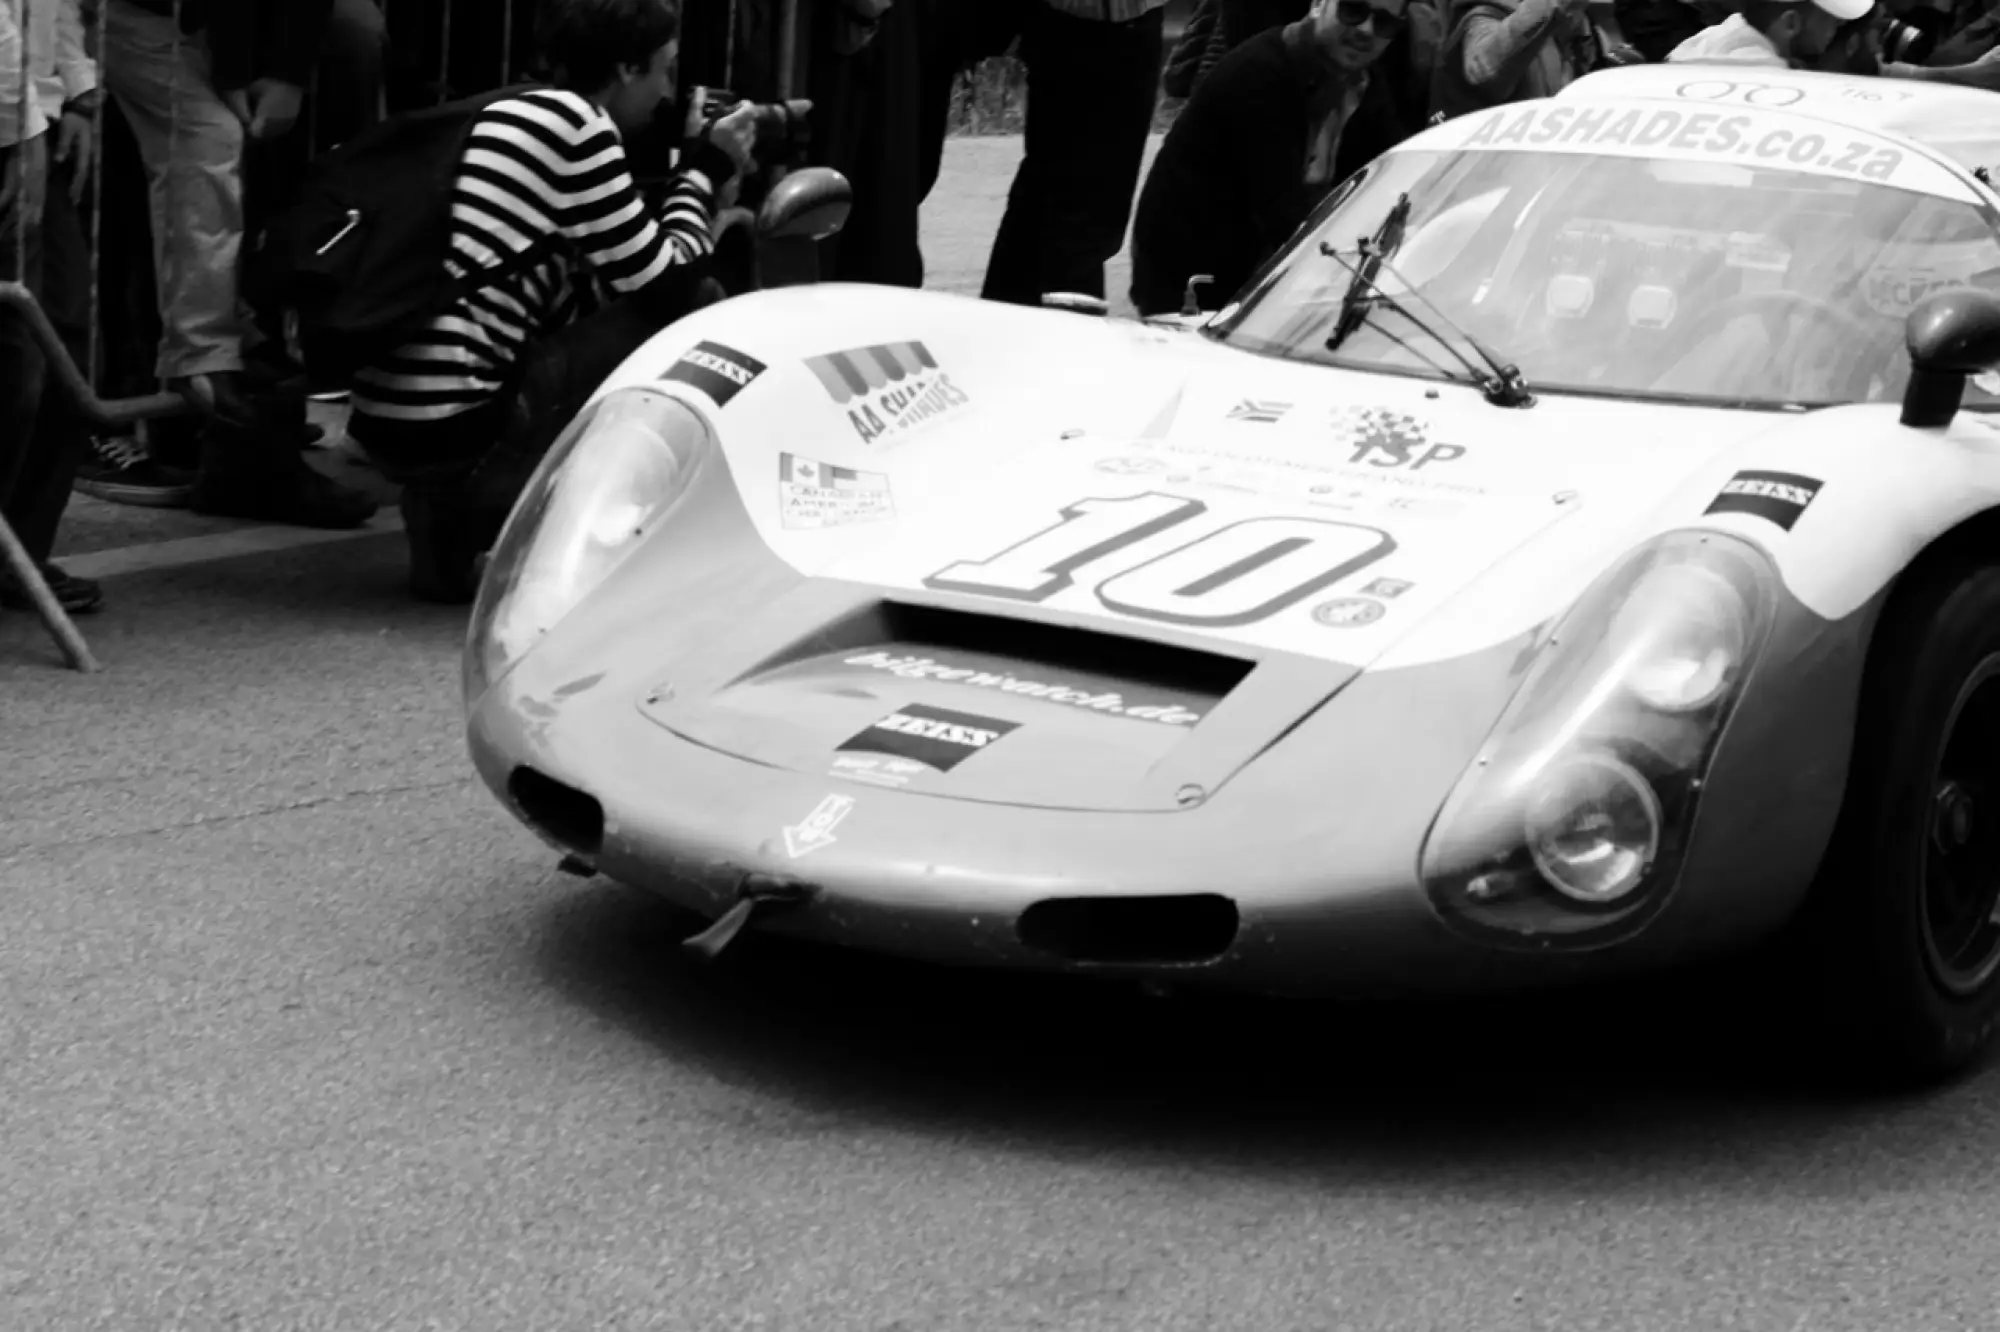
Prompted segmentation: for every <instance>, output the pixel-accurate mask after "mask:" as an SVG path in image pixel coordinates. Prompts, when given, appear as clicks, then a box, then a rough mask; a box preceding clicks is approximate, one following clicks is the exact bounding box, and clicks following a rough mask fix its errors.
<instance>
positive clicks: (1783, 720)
mask: <svg viewBox="0 0 2000 1332" xmlns="http://www.w3.org/2000/svg"><path fill="white" fill-rule="evenodd" d="M1995 125H1996V118H1995V117H1994V116H1992V115H1991V114H1990V104H1989V97H1988V95H1987V94H1985V93H1979V92H1971V91H1964V90H1957V89H1951V88H1943V87H1936V86H1932V85H1927V84H1914V83H1911V84H1899V83H1895V82H1892V81H1888V80H1868V79H1860V78H1850V77H1845V76H1833V75H1810V74H1794V73H1787V72H1784V71H1770V70H1765V69H1757V70H1755V71H1749V72H1746V71H1742V70H1724V69H1711V68H1698V67H1689V66H1643V67H1637V68H1631V69H1623V70H1617V71H1608V72H1605V73H1602V74H1598V75H1593V76H1591V77H1589V78H1586V79H1584V80H1581V81H1580V82H1578V83H1577V84H1575V85H1573V86H1572V87H1570V88H1569V89H1567V90H1565V91H1564V92H1563V93H1562V94H1561V95H1560V96H1557V97H1554V98H1550V99H1547V100H1541V101H1533V102H1524V103H1519V104H1514V105H1508V106H1504V107H1500V108H1497V109H1494V110H1490V111H1484V112H1479V113H1475V114H1469V115H1466V116H1463V117H1460V118H1458V119H1456V120H1452V121H1450V122H1447V123H1444V124H1441V125H1438V126H1435V127H1433V128H1430V129H1428V130H1426V131H1425V132H1424V133H1422V134H1419V135H1418V136H1416V137H1414V138H1412V139H1410V140H1409V141H1407V142H1406V143H1404V144H1402V145H1401V146H1400V147H1398V148H1397V149H1395V150H1394V151H1392V152H1390V153H1388V154H1386V155H1385V156H1383V157H1382V158H1380V159H1378V160H1377V161H1376V162H1374V163H1373V164H1372V165H1370V166H1369V167H1367V168H1366V169H1364V170H1363V171H1361V172H1360V173H1358V174H1357V175H1356V176H1355V177H1354V178H1352V179H1351V180H1349V181H1347V182H1345V183H1344V184H1343V185H1342V186H1341V187H1340V188H1339V189H1337V190H1336V191H1335V192H1334V194H1333V195H1332V196H1331V197H1330V198H1329V199H1328V200H1327V201H1326V202H1325V204H1324V205H1323V206H1322V207H1321V208H1320V209H1319V210H1318V211H1317V212H1316V213H1315V214H1314V216H1313V217H1312V218H1311V219H1310V220H1309V221H1308V222H1307V224H1306V225H1305V226H1304V227H1303V228H1302V229H1301V230H1300V232H1299V233H1298V234H1297V235H1296V236H1295V237H1294V238H1293V240H1292V242H1291V243H1290V244H1289V245H1288V246H1287V247H1286V248H1285V250H1284V252H1283V253H1281V254H1280V255H1278V256H1277V257H1276V258H1274V259H1273V260H1272V261H1271V262H1270V263H1269V264H1268V265H1267V266H1266V267H1265V268H1264V270H1263V271H1261V272H1260V273H1259V274H1258V275H1257V276H1256V277H1255V278H1253V280H1252V281H1251V282H1250V283H1249V284H1248V286H1247V287H1246V288H1245V289H1244V290H1243V291H1241V292H1239V293H1234V298H1233V299H1231V300H1229V302H1228V303H1227V304H1226V305H1225V306H1223V308H1221V309H1220V310H1218V311H1215V312H1213V313H1212V314H1203V313H1189V314H1185V315H1182V316H1178V317H1170V318H1165V319H1156V320H1151V321H1136V320H1126V319H1112V318H1108V317H1097V316H1098V315H1101V313H1102V306H1101V304H1100V305H1097V306H1095V307H1093V305H1092V303H1091V302H1090V301H1088V300H1077V299H1073V298H1069V297H1059V298H1058V299H1056V300H1055V301H1053V302H1052V303H1054V304H1061V305H1064V306H1067V307H1068V308H1065V309H1032V308H1023V307H1016V306H1008V305H1000V304H993V303H984V302H979V301H975V300H971V299H966V298H961V297H957V296H953V295H947V294H941V293H936V292H915V291H905V290H900V289H889V288H875V287H860V286H844V285H820V286H800V287H790V288H786V289H783V290H776V291H765V292H759V293H755V294H751V295H746V296H742V297H738V298H735V299H731V300H728V301H725V302H722V303H720V304H717V305H714V306H711V307H708V308H705V309H703V310H700V311H698V312H697V313H696V314H694V315H693V316H692V317H690V318H688V319H685V320H683V321H681V322H679V323H677V324H675V325H673V326H672V327H670V328H668V329H666V330H665V331H663V332H662V333H661V334H660V335H659V336H658V337H656V338H655V339H654V340H653V341H652V342H651V343H650V344H649V345H648V346H647V347H646V348H645V349H644V350H643V351H641V352H640V353H639V354H637V355H635V356H634V357H633V358H631V360H630V361H628V362H627V363H626V364H625V365H624V366H623V367H622V368H621V369H620V370H618V371H617V372H616V373H615V374H614V375H613V376H612V377H611V378H610V379H609V380H607V381H606V382H605V383H604V385H603V386H602V387H601V389H600V390H599V391H598V393H597V394H596V396H595V397H594V399H593V400H592V401H591V402H590V403H589V405H588V406H587V407H586V408H585V409H584V410H583V411H582V413H581V414H580V415H579V416H578V417H577V419H576V420H575V421H574V423H572V424H571V426H570V427H569V429H568V430H567V432H566V434H565V435H564V436H563V438H562V439H561V440H560V441H559V442H558V443H557V444H556V446H555V447H554V449H553V450H552V452H551V453H550V455H549V457H548V459H547V460H546V462H545V463H544V464H543V466H542V468H541V470H540V471H539V473H538V474H537V475H536V477H535V479H534V480H533V481H532V482H531V484H530V485H529V487H528V490H527V491H526V493H524V495H523V496H522V498H521V500H520V502H519V504H518V506H517V507H516V509H515V511H514V513H513V515H512V517H511V519H510V521H509V523H508V525H507V528H506V530H505V532H504V533H503V535H502V536H501V538H500V540H499V541H498V543H497V544H496V546H495V548H494V550H493V552H492V555H491V559H490V562H489V564H488V566H487V569H486V573H485V576H484V581H483V586H482V589H481V592H480V596H479V600H478V603H477V605H476V606H475V608H474V614H473V620H472V624H471V628H470V635H469V639H468V642H467V646H466V653H465V668H464V675H465V698H466V706H467V718H468V737H469V744H470V749H471V754H472V757H473V759H474V761H475V764H476V766H477V769H478V771H479V773H480V774H481V776H482V778H483V780H484V781H485V783H486V784H487V785H488V786H489V787H490V789H491V790H492V791H493V792H494V793H495V794H496V795H497V796H498V798H499V799H500V800H501V801H503V802H504V803H505V805H506V807H507V808H508V809H509V810H510V811H511V812H512V813H513V815H514V816H515V817H517V818H518V819H519V820H521V821H522V822H523V823H524V824H526V825H527V826H528V827H529V828H531V829H533V830H534V831H535V832H536V833H537V834H539V835H540V836H541V837H542V838H544V839H545V840H546V841H547V842H548V843H549V844H550V845H551V846H552V847H554V848H556V849H558V850H559V851H560V853H561V854H562V855H563V856H564V857H565V858H566V860H565V863H566V864H567V865H568V866H569V867H570V868H572V869H574V870H576V871H577V872H580V873H586V874H588V873H602V874H604V875H607V876H609V877H611V878H613V879H616V880H619V881H622V882H625V883H628V884H632V885H636V886H639V887H641V888H643V889H646V890H649V891H651V892H654V893H657V894H659V895H661V896H663V897H665V898H667V899H670V900H671V901H673V902H675V903H678V904H680V905H682V906H684V907H687V908H690V909H692V910H694V911H696V912H699V913H701V915H702V916H704V917H705V918H707V919H708V920H710V921H712V922H713V925H712V926H711V928H710V929H708V930H706V931H704V932H703V933H702V934H701V935H700V936H699V937H698V938H697V939H696V940H695V943H696V944H697V946H698V947H700V948H702V949H703V950H705V951H707V952H710V953H713V952H714V951H716V950H718V949H719V948H720V947H721V946H722V945H723V944H724V943H726V942H727V940H728V939H729V938H730V937H731V936H732V935H733V934H734V933H735V932H736V931H737V930H739V929H741V928H745V927H749V928H759V929H765V928H768V929H771V930H777V931H783V932H787V933H790V934H794V935H799V936H805V937H809V938H813V939H818V940H822V941H827V942H830V943H834V944H838V945H844V946H850V947H853V948H857V949H863V950H875V951H879V952H885V953H891V954H899V955H905V956H909V957H915V958H922V959H929V960H932V961H936V962H942V963H950V964H965V965H984V966H999V967H1019V968H1035V969H1054V970H1063V971H1074V972H1087V973H1094V974H1101V975H1105V976H1112V977H1131V978H1142V979H1153V980H1165V981H1171V982H1182V983H1187V984H1195V985H1218V986H1228V987H1237V988H1242V989H1247V990H1252V991H1258V992H1263V993H1270V994H1324V993H1384V992H1386V993H1401V994H1433V995H1435V994H1445V995H1450V994H1460V995H1465V994H1474V993H1479V992H1482V991H1489V990H1500V989H1512V988H1520V987H1532V986H1539V985H1544V984H1550V983H1555V982H1577V981H1589V980H1592V979H1600V978H1608V977H1612V976H1618V975H1623V974H1627V973H1633V972H1639V971H1646V970H1653V969H1658V968H1662V967H1667V966H1671V965H1675V964H1679V963H1683V962H1687V961H1691V960H1693V959H1697V958H1704V957H1709V956H1713V955H1717V954H1720V953H1723V952H1727V951H1731V950H1737V949H1742V948H1748V947H1753V946H1760V945H1764V944H1766V943H1769V942H1770V941H1773V940H1776V941H1779V942H1780V944H1781V945H1782V946H1783V948H1784V949H1785V950H1786V956H1788V957H1793V958H1797V959H1801V960H1803V963H1804V965H1802V966H1801V968H1800V975H1801V977H1803V978H1804V981H1805V983H1808V984H1811V985H1815V986H1820V987H1821V988H1819V989H1817V990H1815V991H1814V993H1815V994H1817V995H1819V996H1820V997H1819V998H1818V999H1817V1000H1816V1001H1815V1002H1816V1004H1817V1005H1818V1006H1817V1007H1816V1008H1814V1010H1813V1011H1814V1013H1815V1014H1816V1016H1817V1019H1818V1020H1819V1021H1821V1022H1822V1023H1823V1024H1824V1025H1825V1026H1826V1027H1827V1029H1828V1030H1829V1031H1832V1032H1835V1033H1837V1039H1838V1041H1839V1042H1840V1044H1841V1046H1842V1048H1843V1049H1844V1050H1845V1052H1846V1053H1847V1054H1848V1055H1850V1056H1851V1057H1854V1058H1856V1059H1861V1058H1863V1057H1865V1058H1866V1060H1867V1061H1868V1062H1869V1064H1870V1066H1872V1067H1879V1068H1881V1069H1883V1070H1886V1071H1893V1072H1897V1073H1899V1074H1903V1075H1910V1076H1934V1075H1937V1074H1940V1073H1943V1072H1946V1071H1949V1070H1952V1069H1956V1068H1959V1067H1962V1066H1964V1065H1965V1064H1967V1063H1968V1062H1969V1061H1971V1060H1972V1059H1973V1057H1974V1056H1975V1055H1976V1054H1977V1053H1978V1052H1979V1051H1980V1049H1981V1048H1982V1047H1983V1046H1984V1045H1985V1044H1986V1043H1987V1039H1988V1037H1989V1035H1990V1032H1991V1029H1992V1027H1993V1024H1994V1021H1995V1016H1996V1012H2000V749H1996V741H1997V740H2000V377H1996V372H2000V298H1996V297H1995V296H1994V295H1993V294H1991V291H1992V288H1993V286H1994V284H1995V281H1996V280H2000V194H1996V192H1995V191H1994V189H1993V188H1992V186H1991V185H1990V183H1989V182H1988V180H1987V178H1986V173H1985V165H1986V163H1987V162H1988V161H1991V160H1993V159H1994V158H1995V157H2000V143H1996V142H1995V141H1994V140H1995V134H1996V131H1995V129H1994V128H1993V127H1994V126H1995ZM1191 304H1192V303H1191ZM1078 309H1083V310H1085V314H1083V315H1079V314H1078V313H1077V312H1076V311H1077V310H1078Z"/></svg>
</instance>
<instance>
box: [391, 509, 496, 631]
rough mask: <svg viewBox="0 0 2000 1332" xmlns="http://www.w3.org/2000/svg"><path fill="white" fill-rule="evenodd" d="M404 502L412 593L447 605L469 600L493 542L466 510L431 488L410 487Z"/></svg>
mask: <svg viewBox="0 0 2000 1332" xmlns="http://www.w3.org/2000/svg"><path fill="white" fill-rule="evenodd" d="M400 504H401V507H402V510H403V536H404V538H405V539H406V540H407V541H408V542H409V545H410V595H411V596H414V597H415V598H416V599H417V600H419V601H434V602H437V603H439V604H440V605H445V606H463V605H466V604H468V603H470V602H471V601H472V599H473V598H474V597H475V596H476V595H477V594H478V592H479V575H480V574H481V573H482V572H483V568H482V565H483V559H482V557H483V555H484V554H485V552H486V548H487V547H488V546H489V545H491V544H492V542H491V541H488V540H485V539H483V534H482V533H481V532H480V531H479V530H478V525H477V524H476V523H474V522H473V521H471V518H470V515H469V514H467V513H466V512H465V511H464V510H462V509H461V508H459V507H458V506H456V505H453V504H451V503H450V502H448V501H444V500H440V499H439V498H438V497H437V496H435V495H433V494H431V493H430V492H428V491H423V490H417V489H413V488H409V487H406V488H405V489H404V491H403V496H402V499H401V501H400Z"/></svg>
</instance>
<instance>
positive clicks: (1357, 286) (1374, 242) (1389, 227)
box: [1319, 190, 1410, 351]
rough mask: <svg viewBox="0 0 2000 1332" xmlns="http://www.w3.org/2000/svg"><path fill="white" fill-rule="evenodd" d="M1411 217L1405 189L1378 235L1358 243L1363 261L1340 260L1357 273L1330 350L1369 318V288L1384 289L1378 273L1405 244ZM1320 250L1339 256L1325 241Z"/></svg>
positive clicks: (1330, 338)
mask: <svg viewBox="0 0 2000 1332" xmlns="http://www.w3.org/2000/svg"><path fill="white" fill-rule="evenodd" d="M1409 220H1410V192H1409V191H1408V190H1405V191H1403V192H1402V193H1401V194H1399V195H1397V196H1396V202H1395V203H1394V204H1393V205H1391V206H1390V208H1389V213H1388V216H1386V217H1384V218H1383V219H1382V225H1381V226H1379V227H1377V228H1375V234H1374V235H1373V236H1364V237H1362V238H1361V240H1360V241H1358V242H1357V243H1356V244H1357V253H1358V254H1359V255H1360V258H1361V262H1360V263H1359V264H1348V263H1347V261H1346V260H1345V259H1341V260H1340V262H1341V263H1342V265H1344V266H1346V267H1347V268H1348V270H1349V271H1350V272H1352V273H1353V274H1354V276H1353V278H1352V279H1351V280H1350V281H1349V282H1348V284H1347V294H1346V295H1344V296H1342V297H1341V298H1340V318H1339V319H1338V320H1336V321H1335V322H1334V325H1333V332H1332V333H1331V334H1329V335H1328V336H1327V339H1326V349H1327V350H1328V351H1333V350H1334V349H1336V348H1337V347H1339V346H1340V344H1341V343H1343V342H1345V341H1347V338H1348V335H1349V334H1351V333H1353V332H1354V330H1355V329H1357V328H1359V327H1361V323H1362V320H1364V319H1366V318H1367V317H1368V302H1369V301H1370V299H1371V297H1370V296H1369V291H1370V289H1371V288H1372V289H1373V290H1375V291H1377V292H1380V291H1381V290H1382V289H1381V287H1379V286H1377V285H1376V283H1375V274H1376V273H1378V272H1380V271H1381V268H1382V265H1383V264H1384V263H1385V262H1386V261H1387V260H1388V258H1389V256H1390V255H1391V254H1393V253H1395V251H1396V247H1398V246H1399V245H1401V244H1402V243H1403V224H1404V223H1406V222H1408V221H1409ZM1319 252H1320V253H1321V254H1323V255H1326V256H1329V257H1330V258H1335V259H1339V258H1340V256H1339V255H1338V254H1336V253H1335V251H1334V249H1333V247H1332V246H1331V245H1329V244H1327V243H1326V242H1325V241H1321V242H1320V247H1319Z"/></svg>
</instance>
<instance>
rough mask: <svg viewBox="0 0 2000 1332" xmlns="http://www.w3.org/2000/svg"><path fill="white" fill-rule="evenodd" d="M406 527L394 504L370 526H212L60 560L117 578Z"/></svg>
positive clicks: (78, 570) (81, 573)
mask: <svg viewBox="0 0 2000 1332" xmlns="http://www.w3.org/2000/svg"><path fill="white" fill-rule="evenodd" d="M402 530H403V515H402V514H401V513H400V512H398V511H397V510H395V509H393V508H392V509H389V510H388V511H386V512H384V513H378V514H377V515H376V516H375V517H374V519H372V520H371V521H370V522H369V524H368V526H366V527H357V528H352V529H349V530H345V531H339V532H325V531H319V530H316V529H313V528H305V527H241V528H237V529H236V530H234V531H230V532H210V533H209V534H207V535H206V536H192V537H177V538H175V539H174V540H172V541H152V542H148V543H146V544H145V545H140V546H120V547H118V548H117V549H116V550H99V551H92V552H91V553H90V554H88V555H66V556H61V557H59V558H58V560H57V563H59V564H61V565H62V567H63V568H64V569H65V570H66V571H68V572H69V573H72V574H75V575H76V576H77V577H79V578H117V577H120V576H122V575H125V574H135V573H154V572H157V571H159V570H161V569H180V568H185V567H186V566H188V565H191V564H213V563H214V562H215V561H217V560H233V559H239V558H241V557H242V556H245V555H269V554H272V553H274V552H277V551H286V550H300V549H303V548H304V547H307V546H325V545H331V544H332V543H334V542H336V541H359V540H362V539H363V538H366V537H379V536H388V535H390V534H392V533H396V532H400V531H402Z"/></svg>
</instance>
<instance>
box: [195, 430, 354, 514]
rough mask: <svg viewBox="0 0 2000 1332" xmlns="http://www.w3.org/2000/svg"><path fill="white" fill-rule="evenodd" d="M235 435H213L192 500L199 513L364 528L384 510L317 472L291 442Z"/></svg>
mask: <svg viewBox="0 0 2000 1332" xmlns="http://www.w3.org/2000/svg"><path fill="white" fill-rule="evenodd" d="M235 435H236V432H234V431H230V430H227V429H223V428H218V429H216V430H212V431H211V432H210V437H209V439H208V441H207V443H206V444H205V445H204V447H203V449H202V457H201V475H200V477H199V478H198V479H197V480H196V481H195V483H194V493H193V494H192V495H191V496H189V499H188V507H189V508H191V509H193V510H194V511H195V512H196V513H204V514H208V515H211V516H212V517H217V518H248V519H251V520H252V521H255V522H263V523H283V524H285V525H286V526H289V527H319V528H329V529H344V528H352V527H361V526H363V525H364V524H366V523H367V521H368V520H369V519H370V518H373V517H374V516H375V511H376V509H378V508H379V507H381V506H380V505H378V504H376V503H375V501H374V500H373V499H371V498H369V497H368V495H367V494H366V493H364V492H362V491H359V490H356V489H355V488H354V487H352V486H343V485H341V484H340V483H339V482H338V481H335V480H333V479H331V478H329V477H327V476H325V475H323V474H321V473H319V472H316V471H314V470H313V469H312V467H311V466H309V465H308V464H307V463H306V460H305V457H304V456H303V455H302V454H301V453H300V452H299V450H298V449H297V448H295V447H292V446H291V442H290V441H284V440H271V439H268V438H266V439H254V438H253V439H248V440H244V439H241V438H233V437H234V436H235Z"/></svg>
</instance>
